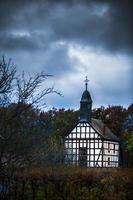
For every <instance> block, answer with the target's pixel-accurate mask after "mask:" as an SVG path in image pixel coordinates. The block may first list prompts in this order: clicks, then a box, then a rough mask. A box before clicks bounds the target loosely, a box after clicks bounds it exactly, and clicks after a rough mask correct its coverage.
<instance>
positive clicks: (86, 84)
mask: <svg viewBox="0 0 133 200" xmlns="http://www.w3.org/2000/svg"><path fill="white" fill-rule="evenodd" d="M84 82H85V89H86V90H87V86H88V82H89V80H88V78H87V76H86V77H85V80H84Z"/></svg>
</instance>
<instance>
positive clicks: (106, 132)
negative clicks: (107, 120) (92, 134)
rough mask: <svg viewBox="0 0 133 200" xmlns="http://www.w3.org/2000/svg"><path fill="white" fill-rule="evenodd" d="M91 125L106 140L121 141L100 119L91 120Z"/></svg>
mask: <svg viewBox="0 0 133 200" xmlns="http://www.w3.org/2000/svg"><path fill="white" fill-rule="evenodd" d="M91 125H92V126H93V128H94V129H95V130H96V131H97V132H98V133H100V134H101V135H102V136H103V137H104V138H105V139H108V140H115V141H120V140H119V138H118V137H117V136H115V135H114V134H113V133H112V131H111V130H110V129H109V128H108V127H107V126H106V125H105V124H104V123H103V122H102V121H101V120H98V119H94V118H92V119H91Z"/></svg>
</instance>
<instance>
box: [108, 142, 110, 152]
mask: <svg viewBox="0 0 133 200" xmlns="http://www.w3.org/2000/svg"><path fill="white" fill-rule="evenodd" d="M108 153H110V143H108Z"/></svg>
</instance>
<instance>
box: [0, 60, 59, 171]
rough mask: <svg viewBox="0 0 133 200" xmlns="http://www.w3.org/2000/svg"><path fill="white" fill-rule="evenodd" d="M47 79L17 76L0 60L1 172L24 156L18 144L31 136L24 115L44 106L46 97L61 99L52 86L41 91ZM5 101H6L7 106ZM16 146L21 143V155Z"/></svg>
mask: <svg viewBox="0 0 133 200" xmlns="http://www.w3.org/2000/svg"><path fill="white" fill-rule="evenodd" d="M48 77H51V75H48V74H44V73H43V72H41V73H38V74H36V75H35V76H27V75H26V74H25V73H24V72H23V73H22V74H21V75H17V70H16V67H15V65H14V64H13V63H12V62H11V60H9V61H8V62H6V60H5V58H4V57H3V58H2V59H1V60H0V116H1V117H0V168H2V167H4V166H8V163H12V162H15V163H20V160H21V161H22V160H23V158H24V156H25V155H26V154H27V151H25V149H24V148H25V147H24V145H25V144H24V145H21V143H22V140H25V138H24V136H22V134H23V133H24V134H25V132H30V134H32V130H31V128H30V129H29V126H28V125H27V121H26V122H24V121H25V120H26V117H27V116H26V115H29V113H28V112H30V110H31V109H32V108H33V107H34V108H35V107H36V106H39V105H40V106H41V105H42V102H44V103H43V104H44V105H45V100H44V98H45V96H46V95H48V94H51V93H55V94H58V95H61V93H60V92H58V91H56V90H55V89H54V87H53V86H52V87H48V88H47V87H44V82H45V80H46V79H47V78H48ZM12 97H13V98H12ZM7 98H9V101H8V103H7V101H6V99H7ZM9 102H10V104H9ZM5 105H6V106H5ZM13 105H14V106H13ZM27 118H28V117H27ZM28 129H29V130H28ZM17 143H20V147H22V148H23V150H22V151H19V152H18V150H17V148H16V144H17ZM29 145H30V144H29ZM17 146H18V144H17Z"/></svg>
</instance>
